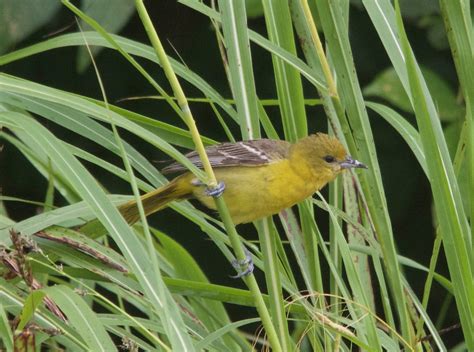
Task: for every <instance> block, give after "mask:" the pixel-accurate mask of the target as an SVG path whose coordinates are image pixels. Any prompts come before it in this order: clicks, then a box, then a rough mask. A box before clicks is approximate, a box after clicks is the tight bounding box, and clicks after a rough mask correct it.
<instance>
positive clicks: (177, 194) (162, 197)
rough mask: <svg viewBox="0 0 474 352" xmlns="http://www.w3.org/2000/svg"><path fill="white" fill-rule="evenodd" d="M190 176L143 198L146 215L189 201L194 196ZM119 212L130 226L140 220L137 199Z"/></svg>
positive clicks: (185, 176) (122, 206) (176, 180)
mask: <svg viewBox="0 0 474 352" xmlns="http://www.w3.org/2000/svg"><path fill="white" fill-rule="evenodd" d="M187 176H188V175H187V174H185V175H182V176H178V177H176V178H175V179H173V180H172V181H171V182H170V183H168V184H166V185H164V186H162V187H160V188H157V189H155V190H154V191H151V192H148V193H146V194H144V195H142V196H141V201H142V204H143V209H144V211H145V215H146V216H148V215H150V214H153V213H155V212H157V211H158V210H161V209H163V208H165V207H166V206H167V205H168V203H170V202H172V201H174V200H183V199H187V198H189V197H190V196H191V195H192V185H191V183H190V182H189V180H188V177H187ZM118 210H119V211H120V213H121V214H122V216H123V217H124V218H125V220H126V221H127V223H129V224H130V225H132V224H134V223H136V222H137V221H138V220H140V213H139V211H138V206H137V202H136V200H135V199H133V200H131V201H129V202H127V203H125V204H122V205H121V206H119V208H118Z"/></svg>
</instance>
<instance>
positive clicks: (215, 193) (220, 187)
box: [205, 181, 225, 198]
mask: <svg viewBox="0 0 474 352" xmlns="http://www.w3.org/2000/svg"><path fill="white" fill-rule="evenodd" d="M224 190H225V183H224V182H222V181H220V182H219V183H218V184H217V186H216V187H214V188H209V187H207V188H206V190H205V192H206V195H208V196H209V197H214V198H217V197H220V196H221V195H222V193H224Z"/></svg>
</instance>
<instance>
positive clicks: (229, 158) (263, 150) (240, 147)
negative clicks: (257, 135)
mask: <svg viewBox="0 0 474 352" xmlns="http://www.w3.org/2000/svg"><path fill="white" fill-rule="evenodd" d="M290 145H291V144H290V143H288V142H286V141H279V140H272V139H257V140H252V141H244V142H237V143H222V144H217V145H213V146H210V147H207V148H206V153H207V156H208V158H209V161H210V163H211V166H212V167H229V166H259V165H264V164H269V163H272V162H274V161H277V160H281V159H285V158H287V157H288V153H289V150H290ZM186 157H187V158H188V159H189V161H191V162H192V163H193V164H194V165H196V166H197V167H199V168H202V163H201V159H200V158H199V155H198V153H197V152H195V151H194V152H191V153H188V154H186ZM185 170H187V169H186V167H184V166H183V165H181V164H179V163H172V164H171V165H168V166H167V167H165V168H164V169H163V170H162V173H164V174H168V173H174V172H181V171H185Z"/></svg>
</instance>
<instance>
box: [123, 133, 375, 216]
mask: <svg viewBox="0 0 474 352" xmlns="http://www.w3.org/2000/svg"><path fill="white" fill-rule="evenodd" d="M206 152H207V155H208V157H209V160H210V163H211V165H212V167H213V169H214V172H215V175H216V179H217V180H218V181H220V182H221V185H223V186H224V185H225V191H224V193H223V197H224V199H225V202H226V204H227V207H228V208H229V212H230V215H231V217H232V220H233V221H234V223H235V224H240V223H248V222H252V221H254V220H257V219H261V218H263V217H266V216H270V215H273V214H277V213H279V212H280V211H281V210H283V209H286V208H289V207H291V206H293V205H295V204H297V203H299V202H301V201H302V200H304V199H306V198H308V197H309V196H311V195H312V194H313V193H315V192H316V191H318V190H320V189H321V188H322V187H324V186H325V185H326V184H327V183H328V182H330V181H332V180H333V179H334V178H335V177H336V176H337V175H338V174H339V173H341V172H342V171H343V170H345V169H349V168H367V167H366V166H365V165H364V164H362V163H361V162H359V161H357V160H354V159H352V158H351V157H350V156H348V155H347V152H346V150H345V148H344V146H343V145H342V144H341V143H340V142H339V141H338V140H337V139H336V138H334V137H330V136H328V135H327V134H324V133H317V134H313V135H310V136H308V137H305V138H303V139H301V140H299V141H297V142H296V143H294V144H291V143H289V142H286V141H279V140H271V139H259V140H251V141H245V142H237V143H222V144H218V145H214V146H210V147H208V148H206ZM186 157H187V158H188V159H189V160H190V161H191V162H192V163H193V164H194V165H196V166H197V167H202V164H201V161H200V159H199V155H198V154H197V153H196V152H191V153H189V154H187V155H186ZM163 173H182V174H181V175H179V176H177V177H176V178H174V179H173V180H172V181H171V182H170V183H168V184H167V185H165V186H162V187H160V188H158V189H156V190H154V191H152V192H149V193H147V194H145V195H143V196H142V197H141V200H142V203H143V207H144V209H145V213H146V215H149V214H152V213H154V212H156V211H158V210H160V209H162V208H164V207H165V206H167V205H168V203H170V202H171V201H174V200H182V199H189V198H197V199H198V200H199V201H200V202H201V203H203V204H204V205H205V206H207V207H208V208H211V209H215V204H214V200H213V199H212V197H213V196H215V195H216V194H215V193H213V191H210V190H208V189H207V188H206V185H205V184H203V183H202V182H200V181H199V180H198V179H197V178H196V177H195V176H194V175H193V174H192V173H190V172H189V171H187V169H186V168H185V167H184V166H182V165H180V164H178V163H173V164H171V165H169V166H168V167H166V168H164V169H163ZM222 188H223V187H222ZM217 193H218V194H220V192H217ZM119 210H120V212H121V213H122V215H123V216H124V218H125V219H126V220H127V222H129V223H130V224H133V223H135V222H136V221H138V220H139V214H138V208H137V205H136V202H135V201H134V200H132V201H130V202H128V203H125V204H123V205H121V206H120V207H119Z"/></svg>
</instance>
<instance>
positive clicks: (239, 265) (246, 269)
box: [231, 249, 255, 279]
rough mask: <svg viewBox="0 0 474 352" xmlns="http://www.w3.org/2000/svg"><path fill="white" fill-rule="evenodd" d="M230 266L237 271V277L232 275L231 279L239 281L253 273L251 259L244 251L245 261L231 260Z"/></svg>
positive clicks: (248, 253)
mask: <svg viewBox="0 0 474 352" xmlns="http://www.w3.org/2000/svg"><path fill="white" fill-rule="evenodd" d="M232 266H233V267H234V268H235V269H236V270H237V272H238V273H237V275H232V276H231V278H232V279H239V278H241V277H244V276H248V275H250V274H252V273H253V269H254V268H255V266H254V264H253V259H252V256H251V254H250V252H249V251H248V250H247V249H245V259H243V260H237V259H236V260H233V261H232Z"/></svg>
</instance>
